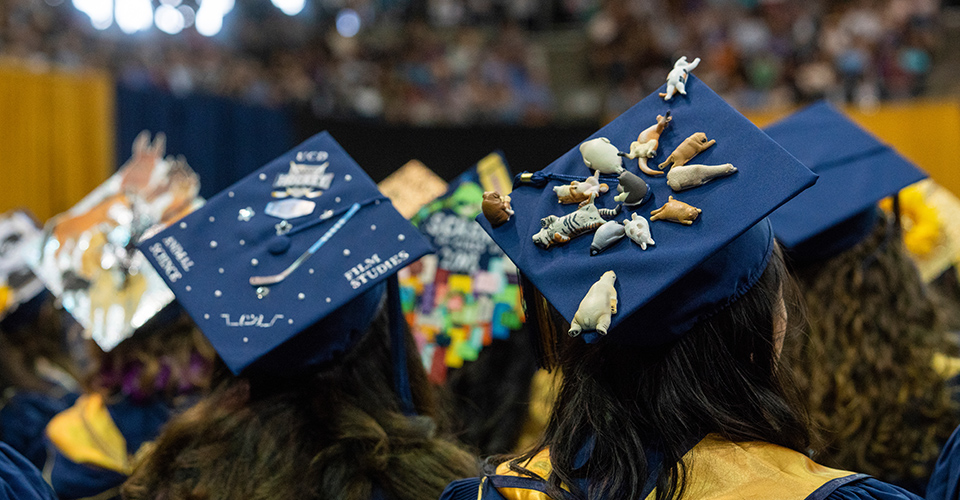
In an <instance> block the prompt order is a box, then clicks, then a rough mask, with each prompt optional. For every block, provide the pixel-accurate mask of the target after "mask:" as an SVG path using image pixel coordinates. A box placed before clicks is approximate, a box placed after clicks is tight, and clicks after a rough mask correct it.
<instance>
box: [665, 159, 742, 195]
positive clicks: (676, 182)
mask: <svg viewBox="0 0 960 500" xmlns="http://www.w3.org/2000/svg"><path fill="white" fill-rule="evenodd" d="M736 172H737V167H734V166H733V164H730V163H724V164H723V165H680V166H676V167H673V168H671V169H670V173H669V174H667V185H668V186H670V189H673V190H674V191H683V190H684V189H690V188H695V187H700V186H702V185H704V184H706V183H708V182H710V181H712V180H713V179H716V178H717V177H724V176H727V175H732V174H735V173H736Z"/></svg>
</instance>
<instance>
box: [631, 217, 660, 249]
mask: <svg viewBox="0 0 960 500" xmlns="http://www.w3.org/2000/svg"><path fill="white" fill-rule="evenodd" d="M623 226H624V231H625V232H626V234H627V238H630V239H631V240H633V242H634V243H636V244H637V245H640V249H641V250H646V249H647V245H656V244H657V243H656V242H655V241H653V235H652V234H650V223H649V222H647V219H644V218H643V217H642V216H640V215H637V214H636V213H634V214H633V216H632V217H631V219H630V220H625V221H623Z"/></svg>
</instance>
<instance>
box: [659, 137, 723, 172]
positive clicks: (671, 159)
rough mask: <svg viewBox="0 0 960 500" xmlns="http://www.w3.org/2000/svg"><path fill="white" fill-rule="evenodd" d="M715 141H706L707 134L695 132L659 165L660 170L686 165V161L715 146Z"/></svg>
mask: <svg viewBox="0 0 960 500" xmlns="http://www.w3.org/2000/svg"><path fill="white" fill-rule="evenodd" d="M716 143H717V141H715V140H713V139H710V140H709V141H708V140H707V134H704V133H703V132H697V133H695V134H693V135H691V136H690V137H687V138H686V139H684V140H683V142H681V143H680V145H679V146H677V149H674V150H673V152H672V153H670V156H668V157H667V159H666V160H664V161H663V163H661V164H660V165H659V168H660V170H663V167H666V166H667V165H670V164H671V163H672V164H673V165H672V166H674V167H676V166H679V165H686V164H687V162H688V161H690V160H692V159H693V157H694V156H697V154H698V153H701V152H703V151H706V150H707V149H708V148H709V147H710V146H713V145H714V144H716Z"/></svg>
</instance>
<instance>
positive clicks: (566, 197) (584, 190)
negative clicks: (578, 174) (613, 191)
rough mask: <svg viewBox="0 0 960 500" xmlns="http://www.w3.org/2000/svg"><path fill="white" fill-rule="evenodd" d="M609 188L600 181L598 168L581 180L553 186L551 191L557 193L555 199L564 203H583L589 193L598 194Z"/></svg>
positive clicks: (588, 197) (588, 196)
mask: <svg viewBox="0 0 960 500" xmlns="http://www.w3.org/2000/svg"><path fill="white" fill-rule="evenodd" d="M609 190H610V187H609V186H607V184H606V183H602V182H600V171H599V170H597V171H596V172H594V173H593V175H591V176H590V177H587V178H586V179H584V180H582V181H571V182H570V184H565V185H563V186H555V187H554V188H553V192H554V193H557V199H559V200H560V203H564V204H567V203H583V202H585V201H587V200H589V199H590V195H591V194H595V195H597V196H599V195H601V194H603V193H606V192H607V191H609Z"/></svg>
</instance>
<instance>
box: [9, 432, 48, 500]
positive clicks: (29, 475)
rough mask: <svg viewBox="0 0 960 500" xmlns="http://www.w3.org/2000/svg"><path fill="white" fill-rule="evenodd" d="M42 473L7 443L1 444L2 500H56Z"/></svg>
mask: <svg viewBox="0 0 960 500" xmlns="http://www.w3.org/2000/svg"><path fill="white" fill-rule="evenodd" d="M56 498H57V497H56V495H55V494H54V493H53V490H52V489H51V488H50V485H48V484H47V482H46V481H44V480H43V476H41V475H40V471H39V470H37V468H36V467H34V466H33V464H31V463H30V462H28V461H27V459H25V458H23V456H21V455H20V454H19V453H17V452H16V451H15V450H14V449H13V448H11V447H10V446H8V445H7V444H6V443H0V500H14V499H15V500H56Z"/></svg>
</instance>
